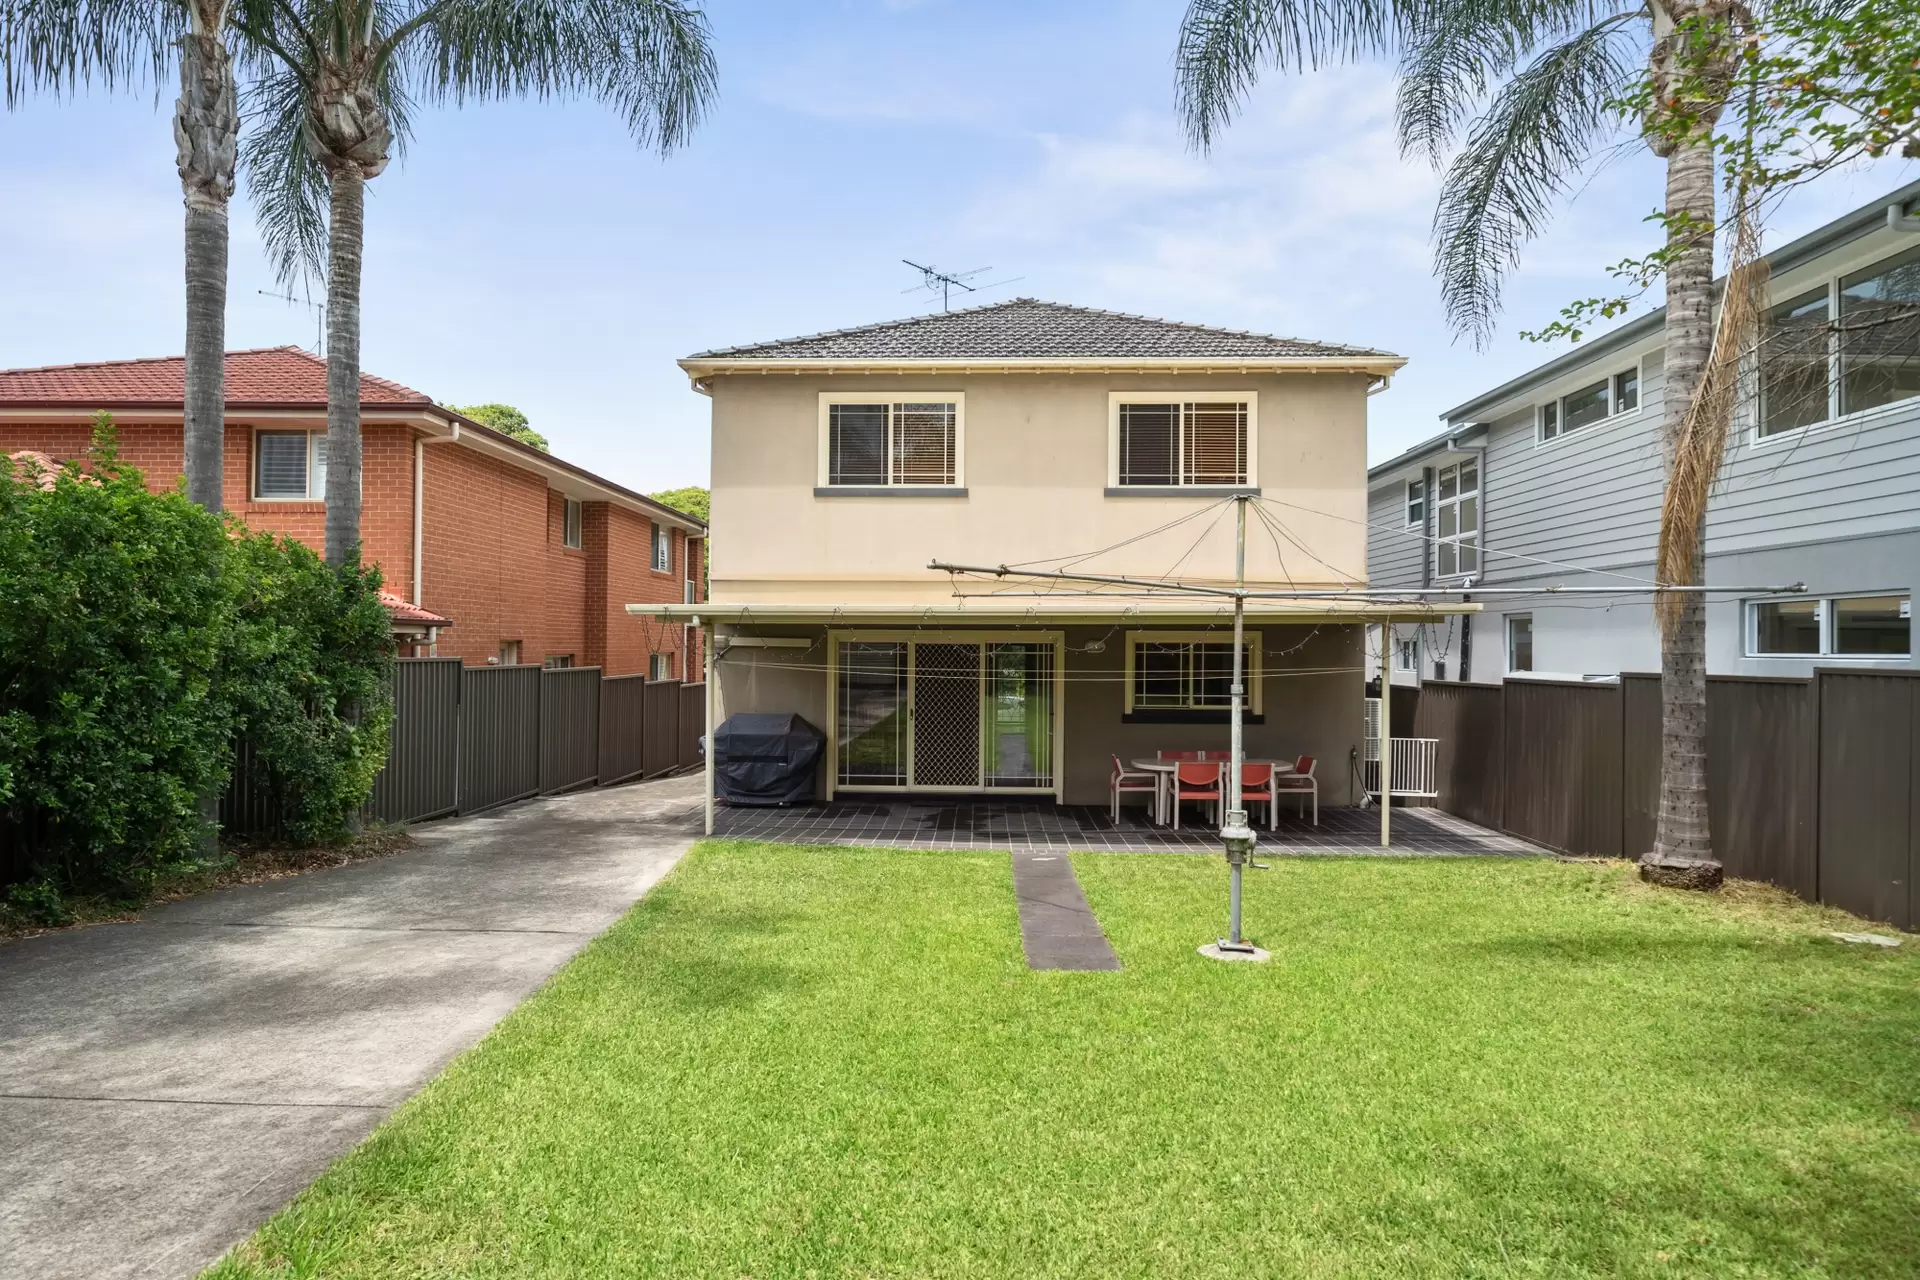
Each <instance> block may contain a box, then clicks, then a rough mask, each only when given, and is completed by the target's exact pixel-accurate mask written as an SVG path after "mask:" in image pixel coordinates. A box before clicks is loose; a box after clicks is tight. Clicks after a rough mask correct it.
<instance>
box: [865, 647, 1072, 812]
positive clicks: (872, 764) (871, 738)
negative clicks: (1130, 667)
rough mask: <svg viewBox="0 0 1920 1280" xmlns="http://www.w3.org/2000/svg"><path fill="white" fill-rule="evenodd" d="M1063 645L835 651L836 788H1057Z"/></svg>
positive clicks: (1026, 790) (1028, 790) (1027, 790)
mask: <svg viewBox="0 0 1920 1280" xmlns="http://www.w3.org/2000/svg"><path fill="white" fill-rule="evenodd" d="M1059 644H1060V637H1059V636H1058V635H1056V634H1052V633H1044V634H1040V635H1035V634H1033V633H1026V634H1021V635H1019V636H1018V637H1017V638H1016V637H1013V636H1008V635H1005V634H995V633H992V632H982V633H951V632H950V633H945V634H941V635H939V636H938V638H932V637H929V638H926V639H915V638H911V637H908V636H901V635H897V634H885V633H881V634H863V633H851V634H847V635H841V636H836V637H835V638H834V643H833V655H834V657H833V673H834V674H833V680H834V703H835V713H834V756H835V759H834V788H835V789H836V790H842V791H911V790H919V791H939V792H966V791H1002V792H1023V793H1029V794H1031V793H1048V792H1054V791H1056V781H1057V776H1058V764H1057V760H1056V754H1057V747H1058V738H1059V726H1058V721H1057V716H1058V712H1059V690H1058V688H1057V684H1058V680H1059V676H1060V653H1059Z"/></svg>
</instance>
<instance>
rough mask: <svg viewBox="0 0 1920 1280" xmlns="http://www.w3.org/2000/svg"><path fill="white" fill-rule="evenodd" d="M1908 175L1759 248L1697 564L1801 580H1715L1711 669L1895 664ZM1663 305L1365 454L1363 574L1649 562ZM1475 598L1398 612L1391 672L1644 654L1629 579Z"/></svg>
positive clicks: (1910, 279)
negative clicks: (1418, 618) (1389, 453)
mask: <svg viewBox="0 0 1920 1280" xmlns="http://www.w3.org/2000/svg"><path fill="white" fill-rule="evenodd" d="M1916 199H1920V182H1916V183H1912V184H1909V185H1907V186H1905V187H1902V188H1900V189H1899V190H1896V191H1893V192H1891V193H1889V194H1888V195H1886V196H1884V197H1882V198H1881V199H1879V200H1876V201H1875V202H1873V203H1872V204H1870V205H1867V206H1866V207H1864V208H1861V209H1858V210H1856V211H1854V212H1853V213H1850V214H1848V215H1846V216H1845V217H1842V218H1839V219H1836V220H1835V221H1833V222H1831V223H1829V224H1827V225H1826V226H1824V227H1821V228H1820V229H1819V230H1817V231H1815V232H1813V233H1811V234H1809V235H1807V236H1804V237H1802V238H1800V239H1798V240H1795V241H1793V242H1791V243H1789V244H1787V245H1784V246H1782V247H1781V248H1779V249H1777V250H1775V251H1774V252H1773V253H1771V254H1770V255H1768V256H1769V260H1770V263H1771V266H1772V271H1773V280H1772V304H1771V307H1770V310H1769V316H1768V326H1767V331H1766V336H1765V337H1764V339H1763V341H1762V344H1761V349H1760V354H1759V358H1758V360H1757V362H1756V363H1757V368H1756V369H1755V371H1754V376H1752V378H1751V379H1750V383H1749V385H1750V386H1751V387H1752V389H1753V391H1752V393H1750V394H1745V395H1743V396H1742V403H1741V407H1740V409H1739V410H1737V412H1736V420H1735V423H1734V429H1733V433H1732V439H1731V440H1730V441H1729V443H1728V448H1727V455H1726V463H1725V465H1724V467H1723V468H1722V471H1721V475H1720V480H1719V482H1718V484H1717V485H1716V487H1715V491H1714V497H1713V500H1712V502H1711V505H1710V506H1709V510H1708V521H1707V565H1706V581H1707V582H1708V583H1709V584H1714V583H1720V584H1728V585H1749V584H1752V585H1785V584H1790V583H1796V582H1804V583H1806V584H1807V587H1808V591H1807V593H1806V594H1805V595H1800V596H1768V595H1763V594H1756V595H1752V596H1746V597H1734V596H1715V597H1713V598H1712V601H1711V603H1710V604H1709V606H1708V620H1707V663H1708V670H1709V672H1710V673H1711V674H1714V675H1769V676H1804V675H1806V674H1808V673H1809V672H1811V671H1812V670H1813V669H1814V668H1816V667H1832V666H1846V665H1858V666H1864V667H1895V668H1908V667H1911V666H1912V664H1913V656H1912V655H1913V645H1912V601H1913V589H1914V579H1915V578H1916V576H1920V218H1916V217H1915V216H1914V213H1915V202H1916ZM1663 320H1664V312H1661V311H1656V312H1654V313H1652V314H1650V315H1646V316H1642V317H1640V318H1638V319H1636V320H1634V321H1632V322H1630V323H1628V324H1625V325H1622V326H1620V327H1619V328H1618V329H1615V330H1613V331H1612V332H1610V333H1607V334H1605V335H1603V336H1601V337H1598V338H1595V339H1592V340H1591V341H1588V342H1585V343H1583V344H1581V345H1580V346H1579V347H1578V348H1576V349H1575V350H1573V351H1571V352H1569V353H1568V354H1566V355H1564V356H1561V357H1560V358H1559V359H1556V360H1553V361H1550V362H1548V363H1547V364H1544V365H1542V366H1540V367H1539V368H1537V369H1535V370H1533V371H1532V372H1530V373H1528V374H1525V375H1524V376H1522V377H1519V378H1516V379H1514V380H1513V381H1511V382H1508V383H1506V384H1505V385H1503V386H1499V387H1496V388H1494V389H1492V390H1490V391H1488V392H1487V393H1485V394H1484V395H1481V396H1478V397H1475V398H1474V399H1472V400H1470V401H1468V402H1467V403H1465V404H1462V405H1459V406H1457V407H1456V408H1453V409H1450V410H1448V411H1447V412H1446V413H1445V414H1444V415H1443V418H1444V420H1445V422H1446V429H1445V430H1444V431H1442V432H1441V433H1440V434H1439V435H1436V436H1434V437H1433V438H1432V439H1430V440H1428V441H1426V442H1425V443H1423V444H1421V445H1418V446H1416V447H1415V448H1413V449H1410V450H1408V451H1407V452H1405V453H1403V454H1401V455H1400V456H1399V457H1396V458H1393V459H1391V460H1389V461H1387V462H1384V463H1382V464H1381V465H1379V466H1376V467H1373V468H1371V469H1370V470H1369V471H1368V485H1367V488H1368V522H1369V525H1370V528H1369V530H1368V547H1367V568H1368V574H1369V577H1370V579H1371V582H1372V585H1374V586H1376V587H1400V586H1405V587H1415V586H1454V587H1463V588H1465V587H1472V586H1481V587H1503V588H1511V587H1539V586H1547V585H1550V584H1557V585H1565V586H1608V585H1613V586H1622V585H1633V584H1631V583H1628V582H1625V581H1623V580H1622V579H1621V578H1620V577H1618V576H1616V575H1622V574H1624V575H1628V576H1629V577H1631V578H1634V579H1639V580H1643V581H1650V580H1651V579H1652V577H1653V561H1654V553H1655V549H1656V547H1657V545H1658V540H1659V525H1660V502H1661V493H1662V487H1663V481H1664V458H1663V451H1662V442H1661V436H1660V430H1661V428H1660V422H1661V359H1662V354H1663V352H1662V345H1661V338H1662V333H1661V326H1662V322H1663ZM1543 561H1551V562H1555V564H1546V563H1542V562H1543ZM1565 565H1574V566H1579V567H1580V571H1576V570H1572V569H1568V568H1565V567H1558V566H1565ZM1482 599H1483V601H1484V606H1485V611H1484V612H1483V613H1480V614H1478V615H1467V616H1456V617H1444V618H1439V619H1437V620H1435V621H1434V622H1430V623H1422V624H1410V625H1405V626H1402V625H1398V624H1396V625H1395V628H1394V636H1393V643H1392V645H1391V646H1390V653H1391V659H1390V665H1391V666H1392V668H1393V679H1394V682H1395V683H1396V684H1410V683H1417V682H1419V681H1421V680H1425V679H1450V680H1462V679H1465V680H1473V681H1476V682H1497V681H1500V680H1503V679H1505V678H1507V677H1508V676H1510V675H1522V676H1525V675H1532V676H1536V677H1543V678H1561V679H1576V680H1578V679H1593V678H1605V677H1611V676H1615V675H1618V674H1619V673H1620V672H1623V671H1658V670H1659V667H1660V652H1659V639H1658V634H1657V632H1656V629H1655V626H1654V622H1653V615H1652V604H1651V602H1650V600H1649V599H1648V598H1647V597H1645V596H1627V597H1621V598H1618V599H1611V598H1606V597H1586V598H1581V597H1572V596H1562V597H1558V598H1555V597H1552V596H1544V595H1543V596H1537V597H1510V598H1502V597H1498V596H1493V597H1483V598H1482ZM1377 651H1378V650H1377V647H1376V646H1375V645H1373V644H1370V645H1369V653H1370V654H1371V653H1374V652H1377Z"/></svg>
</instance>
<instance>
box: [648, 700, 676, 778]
mask: <svg viewBox="0 0 1920 1280" xmlns="http://www.w3.org/2000/svg"><path fill="white" fill-rule="evenodd" d="M644 703H645V707H646V710H645V712H644V713H643V714H644V716H645V722H646V728H645V730H644V731H643V733H644V739H645V744H646V745H645V756H644V759H645V768H646V776H647V777H649V778H655V777H658V776H660V775H661V774H663V773H672V772H673V771H674V770H675V769H677V768H679V767H680V683H679V681H677V680H653V681H649V682H648V683H647V691H646V695H645V698H644Z"/></svg>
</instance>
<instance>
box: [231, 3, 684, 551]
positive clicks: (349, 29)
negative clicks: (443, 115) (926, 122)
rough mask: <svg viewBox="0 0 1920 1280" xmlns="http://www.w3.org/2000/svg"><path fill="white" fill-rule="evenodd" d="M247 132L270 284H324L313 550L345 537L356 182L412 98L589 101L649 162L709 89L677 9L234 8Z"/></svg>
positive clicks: (335, 545)
mask: <svg viewBox="0 0 1920 1280" xmlns="http://www.w3.org/2000/svg"><path fill="white" fill-rule="evenodd" d="M232 21H233V25H234V27H235V29H236V30H237V31H238V32H239V33H240V35H241V37H242V49H243V64H244V65H245V67H246V68H247V70H248V72H249V73H250V83H249V88H248V91H247V105H248V113H249V115H250V116H254V117H257V120H258V123H257V125H256V126H255V127H254V128H253V129H252V130H251V131H250V133H249V136H248V138H247V140H246V142H245V143H244V144H243V146H242V148H241V164H242V167H243V169H244V170H245V172H246V174H247V178H248V186H249V190H250V193H251V195H252V196H253V198H254V200H255V202H256V204H257V206H258V209H259V212H260V216H261V219H262V223H263V227H264V230H265V233H266V241H267V246H268V250H269V252H270V254H271V255H272V257H273V259H274V262H275V265H276V266H277V267H278V269H279V270H280V272H281V275H282V277H283V278H288V279H291V278H295V277H299V276H303V275H305V276H313V275H323V276H324V278H325V280H326V287H327V488H326V501H327V517H326V556H327V561H328V563H330V564H339V563H342V562H343V561H344V560H345V559H346V558H347V556H348V555H349V553H350V552H351V551H352V550H353V549H354V548H355V547H356V546H357V545H358V543H359V541H360V282H361V271H362V260H361V250H362V245H363V241H364V235H365V195H366V184H367V182H368V181H369V180H370V179H372V178H375V177H378V176H379V175H380V173H381V172H382V171H383V170H384V169H385V168H386V166H387V162H388V160H389V158H390V157H391V155H392V153H393V152H394V151H395V150H396V149H397V148H398V147H399V146H400V145H401V144H402V143H403V142H404V140H405V137H406V133H407V128H406V125H407V113H408V110H409V108H410V106H411V104H412V103H413V102H414V101H415V100H420V99H424V100H426V101H430V102H453V103H459V102H464V101H467V100H469V99H497V98H507V97H523V96H531V97H538V98H546V97H573V96H581V95H586V96H593V97H596V98H599V99H600V100H602V101H604V102H606V103H608V104H609V105H611V106H613V107H614V108H615V109H616V110H618V111H619V112H621V114H623V115H624V116H625V117H626V121H627V126H628V128H629V130H630V131H631V132H632V133H633V135H634V138H635V139H636V141H638V142H639V143H640V144H641V145H643V146H649V147H653V148H655V149H657V150H658V151H659V152H660V153H661V154H662V155H665V154H667V153H670V152H671V151H673V150H674V149H675V148H677V147H679V146H681V145H683V144H684V143H685V142H686V141H687V140H688V138H689V137H690V136H691V135H692V133H693V130H694V129H695V128H696V127H697V126H698V124H699V122H700V120H701V118H702V116H703V115H704V114H705V112H706V110H707V108H708V106H709V105H710V104H711V102H712V99H713V95H714V91H715V68H714V59H713V54H712V51H711V50H710V49H709V47H708V29H707V23H706V19H705V17H704V16H703V15H702V13H701V11H700V10H699V8H698V7H697V6H696V5H695V4H693V3H691V2H690V0H242V10H241V11H240V12H237V13H236V14H235V15H234V17H233V19H232Z"/></svg>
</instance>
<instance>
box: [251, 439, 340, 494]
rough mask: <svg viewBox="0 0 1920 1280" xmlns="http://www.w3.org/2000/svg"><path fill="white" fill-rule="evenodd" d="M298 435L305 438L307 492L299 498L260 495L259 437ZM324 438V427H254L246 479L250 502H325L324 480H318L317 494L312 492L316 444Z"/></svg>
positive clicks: (317, 445)
mask: <svg viewBox="0 0 1920 1280" xmlns="http://www.w3.org/2000/svg"><path fill="white" fill-rule="evenodd" d="M299 434H304V435H305V436H306V437H307V491H306V493H305V494H303V495H302V496H300V497H294V496H293V495H292V494H284V493H274V494H263V493H261V492H260V437H261V436H269V435H273V436H290V435H299ZM326 438H327V430H326V428H325V427H321V428H319V429H318V430H312V429H308V428H304V427H255V428H254V429H253V458H252V460H251V463H250V465H249V466H248V471H249V473H250V474H249V475H248V477H247V492H248V494H249V495H250V497H251V499H252V501H254V502H325V501H326V499H327V491H326V488H327V486H326V480H325V478H324V477H321V478H320V486H319V488H320V491H319V492H318V493H316V492H314V480H315V472H316V467H315V464H314V455H315V454H316V452H317V451H318V449H319V444H318V443H316V442H324V441H325V440H326Z"/></svg>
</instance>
